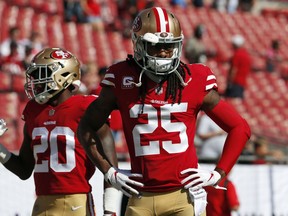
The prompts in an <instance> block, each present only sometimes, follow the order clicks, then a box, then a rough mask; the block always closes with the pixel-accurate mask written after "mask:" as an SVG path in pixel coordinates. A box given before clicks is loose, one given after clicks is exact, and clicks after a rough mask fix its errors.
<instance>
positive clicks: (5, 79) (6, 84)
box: [0, 71, 12, 92]
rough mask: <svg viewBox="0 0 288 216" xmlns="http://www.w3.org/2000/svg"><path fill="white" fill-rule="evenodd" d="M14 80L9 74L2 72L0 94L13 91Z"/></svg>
mask: <svg viewBox="0 0 288 216" xmlns="http://www.w3.org/2000/svg"><path fill="white" fill-rule="evenodd" d="M11 85H12V79H11V75H10V74H9V73H5V72H3V71H0V92H2V91H11V90H12V89H11Z"/></svg>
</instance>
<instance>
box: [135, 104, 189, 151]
mask: <svg viewBox="0 0 288 216" xmlns="http://www.w3.org/2000/svg"><path fill="white" fill-rule="evenodd" d="M142 106H143V105H142V104H136V105H134V106H133V107H132V108H131V110H130V117H131V118H138V115H139V110H140V109H141V107H142ZM187 106H188V104H187V103H181V104H173V105H171V104H165V105H163V106H161V108H160V115H158V114H157V110H156V108H154V107H153V106H152V105H151V104H145V105H144V107H143V113H142V114H146V115H147V120H148V122H147V123H145V124H138V125H136V126H135V127H134V128H133V131H132V134H133V141H134V145H135V155H136V156H144V155H157V154H160V140H153V141H149V145H145V146H144V145H141V135H143V134H152V133H154V132H155V130H156V129H157V128H158V127H162V128H163V129H164V130H165V131H166V132H167V133H172V132H178V133H179V136H180V143H172V141H171V140H165V141H162V148H163V149H164V150H165V151H167V152H168V153H171V154H173V153H180V152H184V151H186V149H187V148H188V136H187V130H186V129H187V128H186V125H185V124H184V123H183V122H172V121H171V113H177V112H186V111H187Z"/></svg>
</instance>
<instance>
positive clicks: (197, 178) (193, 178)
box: [180, 168, 225, 191]
mask: <svg viewBox="0 0 288 216" xmlns="http://www.w3.org/2000/svg"><path fill="white" fill-rule="evenodd" d="M180 173H181V174H182V175H185V176H187V177H186V178H184V179H183V180H182V181H181V184H183V185H184V188H185V189H188V188H192V190H194V191H195V190H198V189H200V188H203V187H205V186H213V187H215V188H218V189H225V188H222V187H219V186H218V185H217V183H218V181H219V180H220V179H221V175H220V173H218V172H217V171H215V170H213V171H210V170H202V169H196V168H188V169H185V170H182V171H181V172H180Z"/></svg>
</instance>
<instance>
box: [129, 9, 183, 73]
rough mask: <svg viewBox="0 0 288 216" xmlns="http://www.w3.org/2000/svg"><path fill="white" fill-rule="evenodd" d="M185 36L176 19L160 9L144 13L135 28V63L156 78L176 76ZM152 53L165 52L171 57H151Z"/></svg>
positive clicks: (133, 34)
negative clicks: (174, 74)
mask: <svg viewBox="0 0 288 216" xmlns="http://www.w3.org/2000/svg"><path fill="white" fill-rule="evenodd" d="M183 38H184V36H183V34H182V30H181V26H180V23H179V21H178V19H177V18H176V16H175V15H174V14H173V13H171V12H169V11H167V10H165V9H163V8H160V7H153V8H149V9H146V10H143V11H142V12H140V13H139V14H138V16H137V17H136V18H135V20H134V22H133V25H132V42H133V49H134V59H135V60H136V62H137V64H138V65H139V66H140V67H141V68H142V69H143V70H145V71H148V72H150V73H152V74H154V75H166V74H170V73H172V72H174V71H175V70H176V69H177V67H178V66H179V63H180V57H181V52H182V42H183ZM149 49H150V50H151V49H154V50H155V49H165V50H166V51H167V52H171V57H168V58H162V57H159V56H155V55H154V56H153V55H151V51H150V50H149Z"/></svg>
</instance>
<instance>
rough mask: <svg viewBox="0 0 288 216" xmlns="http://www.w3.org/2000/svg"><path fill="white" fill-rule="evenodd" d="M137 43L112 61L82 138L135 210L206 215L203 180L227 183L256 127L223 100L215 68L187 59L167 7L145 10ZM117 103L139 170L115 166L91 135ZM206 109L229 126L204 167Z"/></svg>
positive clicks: (135, 29)
mask: <svg viewBox="0 0 288 216" xmlns="http://www.w3.org/2000/svg"><path fill="white" fill-rule="evenodd" d="M132 42H133V46H134V56H128V58H127V59H126V60H125V61H122V62H118V63H116V64H114V65H112V66H110V67H109V68H108V70H107V72H106V75H105V78H104V79H103V81H102V83H101V85H102V87H103V88H102V90H101V93H100V96H99V98H98V99H97V100H95V101H94V102H92V103H91V104H90V105H89V107H88V108H87V110H86V112H85V114H84V116H83V117H82V119H81V121H80V123H79V127H78V138H79V140H80V142H81V144H82V145H83V146H84V148H85V150H86V152H87V153H88V154H89V155H93V157H91V159H92V160H93V162H94V164H96V165H97V167H99V169H100V170H101V171H102V172H103V174H104V177H105V180H106V181H107V182H109V183H110V184H112V185H113V186H114V187H115V188H118V189H119V190H121V191H122V192H123V193H124V194H126V195H127V196H129V197H130V198H129V201H128V206H127V209H126V213H125V214H126V215H127V216H131V215H141V216H143V215H145V216H148V215H151V216H152V215H178V216H180V215H181V216H191V215H204V214H205V205H206V199H205V197H206V194H205V191H203V187H205V186H214V187H216V188H219V186H217V183H218V182H219V181H220V180H221V178H223V177H224V176H225V175H227V174H228V173H229V171H230V170H231V168H232V167H233V166H234V164H235V163H236V161H237V159H238V157H239V155H240V153H241V151H242V149H243V147H244V146H245V143H246V142H247V140H248V139H249V137H250V128H249V126H248V124H247V122H246V121H245V120H244V119H243V118H242V117H241V116H240V115H239V114H238V113H237V112H236V111H235V109H234V108H233V107H232V106H231V105H229V104H228V103H226V102H225V101H223V100H221V98H220V96H219V94H218V92H217V82H216V77H215V75H214V74H213V72H212V71H211V69H210V68H209V67H207V66H205V65H203V64H184V63H183V62H182V61H181V60H180V57H181V51H182V43H183V34H182V30H181V26H180V23H179V21H178V19H177V18H176V16H175V15H174V14H173V13H171V12H169V11H168V10H166V9H164V8H160V7H153V8H149V9H146V10H143V11H141V12H140V13H139V14H138V16H137V17H136V18H135V20H134V23H133V28H132ZM114 109H119V110H120V112H121V116H122V119H123V130H124V133H125V137H126V141H127V145H128V149H129V154H130V158H131V171H128V170H121V169H118V168H117V167H112V166H111V165H110V163H109V161H108V160H107V159H106V158H105V154H103V153H102V154H103V155H101V152H99V151H97V148H96V147H95V144H93V143H91V142H90V140H89V137H90V136H94V135H95V133H94V131H97V130H99V128H101V126H102V125H103V124H104V123H105V119H106V118H107V117H108V116H109V115H110V113H111V112H112V110H114ZM200 110H203V111H204V112H205V113H207V115H208V116H209V117H210V118H211V119H213V120H214V121H215V122H216V123H217V124H218V125H219V126H220V127H221V128H223V129H224V130H225V131H226V132H227V133H228V136H227V139H226V141H225V147H224V149H223V154H222V156H221V157H220V158H219V161H218V163H217V165H216V167H215V169H214V170H205V169H201V167H199V166H198V159H197V155H196V149H195V146H194V135H195V123H196V118H197V114H198V113H199V111H200ZM95 118H97V120H98V121H94V120H93V119H95ZM102 145H104V146H105V143H102ZM108 153H110V152H109V151H107V152H106V154H108ZM189 197H190V198H189ZM193 212H194V213H193Z"/></svg>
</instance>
